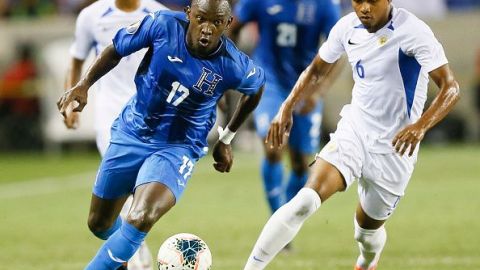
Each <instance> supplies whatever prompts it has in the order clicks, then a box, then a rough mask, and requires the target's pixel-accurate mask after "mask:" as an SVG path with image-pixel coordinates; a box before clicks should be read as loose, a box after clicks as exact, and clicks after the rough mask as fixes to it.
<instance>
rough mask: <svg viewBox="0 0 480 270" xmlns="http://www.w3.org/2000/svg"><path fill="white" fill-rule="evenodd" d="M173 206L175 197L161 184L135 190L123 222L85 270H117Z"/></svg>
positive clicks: (154, 183)
mask: <svg viewBox="0 0 480 270" xmlns="http://www.w3.org/2000/svg"><path fill="white" fill-rule="evenodd" d="M174 205H175V196H174V195H173V193H172V192H171V191H170V189H169V188H167V187H166V186H165V185H164V184H162V183H157V182H151V183H147V184H144V185H141V186H139V187H138V188H137V189H136V190H135V195H134V197H133V204H132V208H131V209H130V212H129V214H128V217H127V220H126V221H125V222H123V223H122V225H121V227H120V228H119V230H117V231H116V232H115V233H114V234H113V235H112V236H110V237H109V238H108V240H107V241H106V242H105V243H104V245H103V246H102V247H101V249H100V250H99V251H98V252H97V254H96V256H95V258H93V260H92V261H91V262H90V263H89V264H88V265H87V267H86V268H85V269H88V270H90V269H91V270H94V269H95V270H104V269H105V270H107V269H117V268H118V267H120V266H122V264H123V263H125V262H127V261H128V260H129V259H130V258H131V257H132V256H133V254H135V252H136V251H137V250H138V248H139V247H140V244H141V243H142V242H143V241H144V240H145V237H146V235H147V233H148V232H149V231H150V229H151V228H152V226H153V225H154V224H155V222H157V220H158V219H159V218H160V217H161V216H163V215H164V214H165V213H166V212H168V210H170V209H171V208H172V207H173V206H174Z"/></svg>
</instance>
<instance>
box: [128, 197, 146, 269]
mask: <svg viewBox="0 0 480 270" xmlns="http://www.w3.org/2000/svg"><path fill="white" fill-rule="evenodd" d="M132 203H133V195H130V196H129V197H128V199H127V200H126V201H125V204H124V205H123V208H122V211H120V216H121V217H122V219H123V220H126V219H127V217H128V212H129V211H130V208H131V207H132ZM128 270H153V257H152V253H151V252H150V249H149V248H148V245H147V242H146V241H143V242H142V244H140V247H139V248H138V250H137V252H135V253H134V254H133V256H132V258H130V260H129V261H128Z"/></svg>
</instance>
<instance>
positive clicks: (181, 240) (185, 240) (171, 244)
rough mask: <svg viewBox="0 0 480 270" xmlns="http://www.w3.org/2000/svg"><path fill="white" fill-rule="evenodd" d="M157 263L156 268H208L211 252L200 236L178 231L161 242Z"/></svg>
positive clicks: (185, 269) (160, 269) (188, 269)
mask: <svg viewBox="0 0 480 270" xmlns="http://www.w3.org/2000/svg"><path fill="white" fill-rule="evenodd" d="M157 263H158V270H209V269H210V267H211V266H212V254H211V253H210V249H209V248H208V246H207V244H206V243H205V242H204V241H203V240H202V239H200V237H198V236H196V235H193V234H189V233H180V234H176V235H174V236H171V237H170V238H168V239H167V240H166V241H165V242H163V244H162V246H161V247H160V250H159V251H158V256H157Z"/></svg>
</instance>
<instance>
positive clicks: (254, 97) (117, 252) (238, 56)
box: [58, 0, 265, 270]
mask: <svg viewBox="0 0 480 270" xmlns="http://www.w3.org/2000/svg"><path fill="white" fill-rule="evenodd" d="M231 21H232V17H231V6H230V3H229V2H228V1H227V0H194V1H192V7H191V8H187V9H186V16H185V14H184V13H181V12H170V11H160V12H156V13H151V14H149V15H148V16H146V17H145V19H143V21H141V22H140V21H139V22H138V23H135V24H133V25H130V26H128V27H127V28H125V29H122V30H120V31H119V32H118V33H117V35H116V36H115V38H114V40H113V45H112V46H108V47H107V48H106V49H105V50H104V51H103V52H102V53H101V54H100V56H99V57H98V58H97V60H96V61H95V63H94V64H93V65H92V67H91V68H90V69H89V71H88V72H87V74H86V75H85V77H84V78H83V79H82V80H80V81H79V83H78V84H77V85H76V86H75V87H73V88H72V89H71V90H69V91H67V92H66V93H65V94H64V95H63V96H62V97H61V98H60V100H59V102H58V107H59V110H60V112H61V113H62V114H63V115H65V110H66V108H67V107H68V106H69V104H70V103H72V102H73V101H77V102H78V103H79V105H78V106H77V107H76V108H75V109H74V110H76V111H81V110H82V109H83V107H84V106H85V105H86V102H87V91H88V89H89V87H90V86H91V85H92V84H93V83H94V82H95V81H96V80H98V79H99V78H101V77H102V76H103V75H104V74H106V73H108V72H109V71H110V70H111V69H113V68H114V67H115V66H116V65H117V64H118V63H119V62H120V60H121V59H122V58H123V57H126V56H128V55H130V54H131V53H133V52H135V51H138V50H140V49H142V48H149V50H148V52H147V53H146V56H145V57H144V59H143V61H142V63H141V65H140V67H139V69H138V71H137V74H136V76H135V83H136V86H137V94H136V95H135V97H134V98H132V99H131V100H130V101H129V102H128V103H127V105H126V107H125V108H124V109H123V111H122V113H121V114H120V116H119V118H117V120H116V121H115V122H114V124H113V126H112V139H111V143H110V146H109V147H108V149H107V152H106V154H105V156H104V158H103V160H102V164H101V165H100V169H99V172H98V175H97V179H96V182H95V185H94V188H93V196H92V202H91V208H90V218H89V227H90V229H91V230H92V232H93V233H94V234H96V235H101V236H104V238H107V237H108V240H107V241H106V242H105V244H104V245H103V246H102V248H101V249H100V250H99V251H98V253H97V255H96V256H95V258H94V259H93V260H92V261H91V262H90V264H89V265H88V266H87V268H86V269H95V270H100V269H117V268H118V267H121V265H122V263H124V262H126V261H127V260H128V259H129V258H130V257H131V256H132V255H133V253H134V252H135V251H136V250H137V248H138V247H139V245H140V243H141V242H142V241H143V240H144V239H145V236H146V234H147V233H148V231H150V229H151V228H152V226H153V225H154V224H155V222H156V221H157V220H158V219H159V218H160V217H161V216H163V215H164V214H165V213H166V212H167V211H168V210H170V208H172V207H173V206H174V205H175V203H176V202H177V201H178V199H179V198H180V196H181V195H182V193H183V190H184V188H185V186H186V184H187V181H188V180H189V178H190V177H191V174H192V171H193V168H194V165H195V163H196V161H197V160H198V159H199V158H200V157H202V156H203V155H205V148H206V146H207V142H206V137H207V134H208V131H209V130H210V129H211V127H212V126H213V124H214V122H215V113H216V104H217V102H218V100H219V99H220V98H221V97H222V95H223V93H224V92H225V91H226V90H228V89H237V90H238V91H240V92H242V93H243V94H244V95H243V96H242V98H241V99H240V102H239V106H238V107H237V110H236V111H235V113H234V115H233V117H232V119H231V120H230V122H229V124H228V127H227V128H226V129H225V130H224V131H222V132H220V133H221V134H220V138H219V141H218V142H217V143H216V144H215V146H214V149H213V157H214V159H215V161H216V163H215V164H214V167H215V169H216V170H218V171H221V172H229V171H230V168H231V166H232V161H233V159H232V158H233V157H232V153H231V147H230V145H229V143H230V141H231V140H232V139H233V136H234V134H235V131H236V130H237V129H238V127H239V126H240V125H241V124H242V123H243V122H244V120H245V119H246V118H247V116H248V114H249V113H250V112H251V111H253V109H254V108H255V107H256V105H257V104H258V102H259V100H260V96H261V94H262V92H263V84H264V81H265V76H264V73H263V70H262V69H261V68H260V67H258V66H255V65H254V64H253V62H252V61H251V60H250V59H249V58H248V57H247V56H246V55H245V54H243V53H241V52H240V51H238V49H236V47H235V46H234V45H233V43H232V42H231V41H230V40H228V39H226V38H225V37H224V36H223V32H224V31H225V29H226V28H227V27H228V26H229V25H230V23H231ZM132 192H133V193H134V197H133V204H132V207H131V209H130V211H129V213H128V216H127V219H126V222H123V223H122V222H121V220H120V219H119V218H118V213H119V211H120V208H121V206H122V205H123V203H124V202H125V199H126V196H127V195H128V194H130V193H132Z"/></svg>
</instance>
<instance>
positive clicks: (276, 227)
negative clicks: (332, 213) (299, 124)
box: [245, 121, 364, 270]
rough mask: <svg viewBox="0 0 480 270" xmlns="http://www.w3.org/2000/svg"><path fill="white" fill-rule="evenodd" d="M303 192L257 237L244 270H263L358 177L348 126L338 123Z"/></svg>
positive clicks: (356, 145) (357, 147) (357, 155)
mask: <svg viewBox="0 0 480 270" xmlns="http://www.w3.org/2000/svg"><path fill="white" fill-rule="evenodd" d="M318 156H319V158H317V160H316V162H315V163H314V165H313V166H312V170H311V173H310V176H309V177H308V181H307V184H306V185H305V188H302V189H301V190H300V191H299V192H298V193H297V195H296V196H295V197H293V199H292V200H290V202H288V203H287V204H285V205H284V206H282V207H281V208H280V209H278V211H277V212H275V214H273V215H272V217H271V218H270V220H269V221H268V222H267V224H266V225H265V227H264V229H263V231H262V233H261V234H260V236H259V238H258V240H257V242H256V244H255V246H254V248H253V251H252V254H251V255H250V257H249V258H248V261H247V264H246V266H245V269H246V270H257V269H264V268H265V267H266V266H267V264H268V263H269V262H270V261H271V260H272V259H273V257H274V256H275V255H276V254H277V253H278V251H280V250H281V249H282V248H283V247H284V246H285V245H286V244H287V243H288V242H290V241H291V240H292V239H293V238H294V236H295V235H296V234H297V232H298V231H299V230H300V227H301V226H302V224H303V222H304V221H305V220H306V219H307V218H308V217H309V216H311V215H312V214H313V213H314V212H315V211H316V210H317V209H318V208H319V207H320V204H321V203H323V202H325V201H326V200H327V199H328V198H329V197H330V196H332V195H333V194H335V193H336V192H338V191H343V190H345V189H346V188H347V187H348V186H350V185H351V184H352V182H353V181H354V179H355V178H356V177H358V176H359V175H360V172H361V168H362V163H363V160H364V155H363V154H362V149H361V143H360V141H359V140H358V137H357V136H356V135H355V133H354V130H353V128H352V127H351V126H350V125H349V123H348V122H345V121H340V122H339V124H338V126H337V131H336V132H335V135H334V136H332V139H331V141H330V142H329V143H328V144H327V145H326V146H325V147H324V148H323V149H322V151H321V152H320V153H319V155H318Z"/></svg>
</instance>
